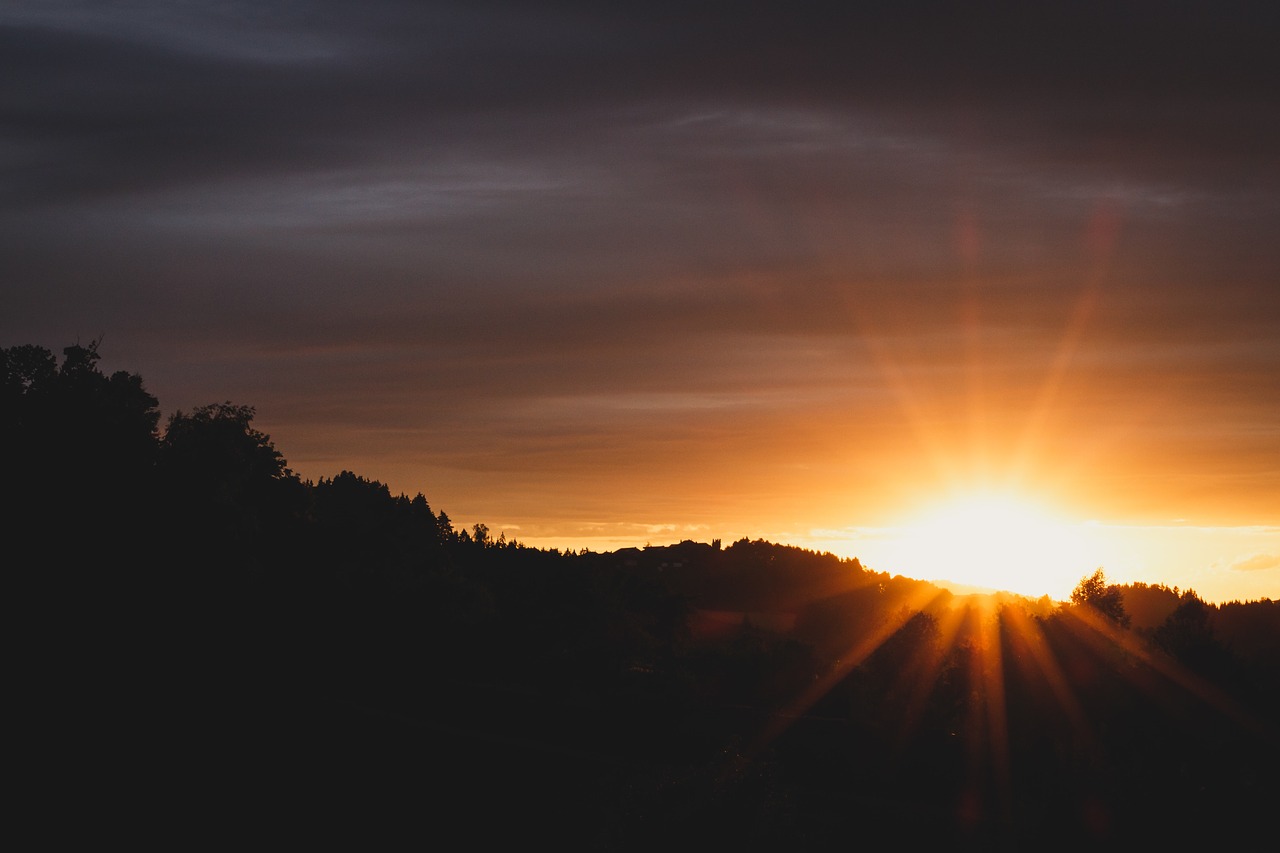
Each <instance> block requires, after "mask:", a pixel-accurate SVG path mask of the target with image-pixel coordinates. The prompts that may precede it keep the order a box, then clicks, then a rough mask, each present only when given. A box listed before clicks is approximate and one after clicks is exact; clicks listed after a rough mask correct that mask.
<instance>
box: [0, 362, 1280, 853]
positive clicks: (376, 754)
mask: <svg viewBox="0 0 1280 853" xmlns="http://www.w3.org/2000/svg"><path fill="white" fill-rule="evenodd" d="M0 355H2V356H3V359H2V360H0V367H3V373H2V376H3V380H4V385H3V405H4V408H3V409H2V410H0V414H2V421H3V423H2V425H0V428H2V429H3V430H4V434H3V438H4V445H3V446H4V448H5V451H4V452H5V470H6V474H7V476H6V478H5V480H4V489H5V490H6V498H7V502H6V505H7V506H9V507H11V508H12V509H11V510H10V511H9V513H8V515H7V516H6V522H7V525H6V534H7V536H6V539H7V541H8V542H9V543H10V548H9V554H10V559H9V560H8V561H7V562H8V565H7V568H8V572H7V573H6V580H7V582H8V589H7V592H8V593H9V594H8V595H7V596H6V600H7V601H8V602H11V606H12V609H13V611H14V615H15V618H14V619H13V621H12V624H13V631H12V633H13V636H14V648H15V650H16V655H15V658H16V661H15V664H16V665H15V667H14V675H13V678H12V680H11V691H10V694H9V695H10V696H11V697H12V701H11V706H12V707H13V709H14V711H15V712H16V713H15V714H13V717H12V721H11V722H10V724H9V725H10V731H11V735H12V736H11V743H12V745H13V747H14V749H13V750H11V751H12V753H13V755H14V761H13V762H12V763H11V768H12V773H13V775H14V777H15V778H16V779H18V780H19V784H20V788H21V791H22V794H21V797H20V799H19V801H18V802H17V803H16V804H15V805H17V806H18V809H17V811H18V812H19V813H20V814H21V815H23V816H24V817H25V818H26V820H27V821H29V822H30V823H32V824H34V825H38V826H39V827H40V830H41V833H42V836H41V837H42V838H44V839H47V841H48V842H49V845H50V846H54V845H55V844H56V845H59V846H61V845H62V843H63V842H65V841H67V840H70V839H72V838H83V837H86V836H88V837H94V838H97V839H110V840H113V841H115V840H118V841H123V842H126V843H130V844H133V845H135V846H136V845H143V846H162V845H163V846H165V847H172V846H189V845H192V844H200V843H209V842H213V843H234V844H243V843H246V842H248V843H266V844H271V843H282V844H289V843H292V844H297V843H312V842H315V841H330V842H332V841H339V842H346V843H352V844H360V845H361V846H371V845H377V844H383V843H387V844H389V843H392V842H393V841H394V842H395V843H397V844H404V843H407V844H410V845H413V846H426V845H444V846H448V847H450V848H465V849H471V848H484V849H487V848H490V847H493V846H496V845H499V844H501V845H504V846H505V845H513V844H520V845H524V844H535V843H536V844H539V845H541V844H552V845H554V846H556V847H559V848H569V849H591V850H651V849H655V848H663V849H667V848H675V849H694V848H705V847H711V848H714V849H733V848H737V849H788V850H805V849H808V850H836V849H839V850H847V849H850V848H854V849H856V848H859V847H863V848H873V849H874V848H880V847H883V846H885V845H887V844H894V845H903V846H907V847H915V846H919V845H921V844H946V845H948V846H949V847H951V848H955V847H961V848H966V849H984V850H985V849H1079V848H1081V847H1085V846H1088V847H1094V848H1103V849H1119V848H1122V847H1123V848H1127V847H1138V848H1141V849H1151V848H1152V847H1159V846H1164V847H1169V848H1172V849H1187V847H1188V846H1200V845H1204V846H1206V847H1212V848H1213V849H1233V850H1250V849H1269V847H1268V846H1267V841H1268V839H1269V838H1270V837H1271V832H1272V820H1273V818H1272V814H1273V810H1274V807H1275V803H1276V802H1278V801H1280V798H1278V796H1280V783H1278V782H1277V778H1278V776H1277V772H1278V770H1280V765H1278V764H1277V762H1278V760H1280V740H1278V733H1277V721H1278V720H1280V653H1278V652H1277V638H1278V637H1280V612H1278V611H1277V608H1278V607H1280V603H1277V602H1272V601H1260V602H1249V603H1236V604H1232V605H1224V606H1221V607H1219V606H1214V605H1210V604H1207V603H1205V602H1203V601H1200V600H1199V598H1198V597H1196V596H1195V595H1194V593H1191V592H1184V591H1174V590H1169V589H1165V588H1163V587H1159V588H1149V587H1142V588H1138V587H1116V586H1113V585H1109V584H1107V583H1106V581H1105V577H1103V576H1101V575H1100V574H1098V575H1095V576H1093V577H1091V578H1083V579H1082V582H1081V586H1080V587H1079V588H1078V590H1077V592H1078V593H1079V594H1078V595H1077V596H1076V597H1075V600H1073V601H1072V602H1070V603H1062V604H1058V603H1054V602H1049V601H1047V600H1040V601H1027V600H1025V599H1020V598H1017V597H1012V596H1008V597H957V596H952V595H951V594H950V593H947V592H946V591H944V590H941V589H938V588H937V587H934V586H932V585H930V584H927V583H922V582H920V581H915V580H911V579H908V578H902V577H894V576H889V575H886V574H883V573H877V572H871V571H868V570H866V569H865V568H864V567H863V566H861V564H859V563H858V561H856V560H843V559H840V558H837V557H835V556H833V555H830V554H819V553H815V552H811V551H806V550H803V549H798V548H793V547H789V546H785V545H779V544H775V543H769V542H763V541H758V540H757V541H750V540H742V541H739V542H735V543H731V544H730V545H728V546H722V545H721V543H719V542H713V543H697V542H682V543H677V544H674V545H670V546H663V547H654V548H643V549H626V550H622V551H617V552H613V553H606V554H598V553H588V552H584V553H573V552H569V553H563V552H559V551H554V550H542V549H533V548H527V547H524V546H522V545H520V544H519V543H516V542H508V541H506V540H505V539H504V538H501V537H500V538H499V539H497V540H494V539H493V538H492V536H491V535H490V534H489V531H488V530H487V529H485V528H484V526H483V525H476V526H475V527H473V528H472V529H471V530H467V531H463V530H458V529H455V527H454V525H453V524H452V523H451V522H450V520H449V518H448V516H447V515H446V514H445V513H443V512H437V511H435V510H433V509H432V508H431V507H430V505H429V504H428V502H427V500H426V499H425V497H423V496H422V495H417V496H415V497H413V498H410V497H407V496H404V495H400V496H393V495H392V494H391V493H390V491H389V490H388V489H387V488H386V486H384V485H382V484H380V483H377V482H375V481H370V480H367V479H365V478H362V477H360V476H358V475H356V474H354V473H351V472H341V473H339V474H337V475H335V476H334V477H333V478H332V479H322V480H320V481H319V482H314V483H313V482H307V481H302V480H300V479H299V478H298V477H296V476H295V475H294V474H293V473H292V472H290V471H289V469H288V468H287V465H286V463H285V460H284V458H283V457H282V456H281V454H280V453H279V452H278V451H276V449H275V448H274V446H273V445H272V443H271V441H270V439H269V438H268V437H267V436H265V435H262V434H261V433H259V432H257V431H256V430H254V429H253V426H252V416H253V412H252V410H251V409H249V408H247V407H242V406H234V405H232V404H229V403H226V404H218V405H213V406H208V407H203V408H200V409H197V410H195V411H193V412H190V413H183V412H179V413H175V414H174V415H173V416H171V417H170V418H169V419H168V422H167V424H166V427H165V429H164V430H163V432H162V431H160V430H159V414H158V408H157V406H158V403H157V401H156V400H155V399H154V398H152V397H150V395H148V394H147V393H146V392H145V390H144V388H143V385H142V383H141V380H140V379H139V378H137V377H136V376H131V375H128V374H115V375H113V376H109V377H108V376H104V375H102V374H101V373H100V372H99V371H98V370H97V367H96V362H97V354H96V349H95V348H93V347H88V348H83V347H72V348H68V350H67V351H66V353H65V354H64V356H65V357H64V360H63V361H62V363H61V364H59V363H58V361H57V360H56V359H55V358H54V357H53V356H52V355H51V354H49V353H48V352H47V351H44V350H41V349H39V348H35V347H25V348H24V347H19V348H11V349H8V350H0Z"/></svg>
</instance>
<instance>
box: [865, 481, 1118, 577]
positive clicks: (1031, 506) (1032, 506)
mask: <svg viewBox="0 0 1280 853" xmlns="http://www.w3.org/2000/svg"><path fill="white" fill-rule="evenodd" d="M895 533H896V539H897V543H896V545H895V546H894V547H893V549H892V550H893V553H892V554H891V556H890V559H891V560H892V562H893V563H894V565H893V566H889V565H886V566H883V567H881V568H884V569H890V570H892V571H894V572H900V573H902V574H906V575H910V576H912V577H918V578H923V579H930V580H949V581H955V582H957V583H962V584H968V585H972V586H979V587H988V588H992V589H1002V590H1008V591H1010V592H1016V593H1021V594H1023V595H1030V596H1041V595H1045V594H1048V595H1049V596H1051V597H1053V598H1056V599H1062V598H1065V597H1066V596H1067V595H1068V594H1069V592H1070V590H1071V589H1072V588H1073V587H1074V586H1075V584H1076V582H1077V581H1078V580H1079V579H1080V578H1081V577H1083V576H1084V575H1086V574H1088V573H1089V572H1090V571H1092V569H1093V568H1096V566H1091V565H1090V564H1089V559H1090V558H1089V552H1090V551H1091V550H1092V549H1090V548H1089V547H1088V539H1089V537H1088V536H1087V531H1086V528H1085V526H1084V525H1082V524H1080V523H1077V522H1072V521H1069V520H1067V519H1066V518H1065V517H1062V516H1061V515H1059V514H1057V513H1054V512H1052V511H1050V510H1049V509H1047V508H1045V507H1044V506H1042V505H1040V504H1037V503H1036V502H1035V501H1032V500H1029V499H1027V498H1023V497H1020V496H1018V495H1014V494H1009V493H992V492H981V493H972V494H967V495H962V496H958V497H955V498H952V499H950V500H947V501H946V502H944V503H940V504H935V505H933V506H930V507H927V508H925V509H924V510H922V511H921V512H920V513H919V514H917V515H915V516H914V517H913V518H912V519H911V520H910V521H908V522H907V523H905V524H903V525H901V526H900V527H899V528H897V529H896V531H895Z"/></svg>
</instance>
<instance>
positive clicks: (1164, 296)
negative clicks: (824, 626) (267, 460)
mask: <svg viewBox="0 0 1280 853" xmlns="http://www.w3.org/2000/svg"><path fill="white" fill-rule="evenodd" d="M693 5H696V8H690V6H693ZM800 5H802V4H782V3H768V2H737V3H707V4H684V3H680V4H676V3H669V2H660V1H657V2H646V3H628V2H619V3H613V4H601V3H586V2H569V0H566V2H549V3H538V2H519V3H516V2H511V3H505V2H483V0H481V2H476V0H470V1H469V2H460V3H450V2H437V3H423V2H408V0H403V2H402V0H366V2H361V3H349V2H343V3H339V2H330V0H312V2H306V3H303V2H284V0H259V2H252V3H250V2H230V0H228V2H216V3H215V2H199V0H189V1H188V2H177V0H163V2H162V0H134V2H126V1H125V0H122V1H121V2H103V1H102V0H93V1H92V2H90V0H84V2H80V0H40V1H39V2H34V1H33V2H26V0H10V2H8V3H5V4H4V5H3V6H0V69H2V73H0V346H11V345H15V344H24V343H32V344H39V345H42V346H46V347H49V348H50V349H53V350H54V351H55V352H57V351H59V350H60V349H61V348H62V347H63V346H66V345H68V344H70V343H74V342H77V341H79V342H82V343H83V342H86V341H89V340H98V339H101V341H102V343H101V345H100V351H101V353H102V355H103V362H102V366H103V367H104V368H105V369H108V370H115V369H124V370H129V371H130V372H136V373H139V374H141V375H142V377H143V379H144V381H145V382H146V385H147V388H148V389H149V390H150V391H151V392H152V393H153V394H155V395H156V396H157V397H158V398H159V400H160V403H161V407H162V410H163V411H164V412H165V413H166V415H167V414H169V413H172V412H173V411H175V410H178V409H183V410H189V409H190V408H192V407H194V406H198V405H203V404H206V403H212V402H220V401H224V400H229V401H232V402H235V403H238V404H248V405H252V406H254V407H255V409H256V411H257V419H256V421H255V424H256V426H257V427H258V428H259V429H261V430H263V431H265V432H267V433H269V434H270V435H271V437H272V439H273V440H274V442H275V444H276V446H277V447H278V448H279V449H280V450H281V451H282V453H283V454H284V455H285V457H286V458H287V460H288V461H289V464H290V465H291V467H292V468H293V469H294V470H295V471H296V472H298V473H299V474H300V475H302V476H303V477H305V478H309V479H317V478H319V477H327V476H333V475H334V474H337V473H339V472H340V471H343V470H350V471H354V472H356V473H358V474H361V475H363V476H366V477H369V478H372V479H377V480H380V481H382V482H384V483H386V484H387V485H388V486H389V487H390V488H391V489H392V491H393V493H401V492H403V493H405V494H409V495H413V494H416V493H418V492H421V493H423V494H424V495H425V496H426V497H427V499H428V500H429V501H430V502H431V505H432V506H433V508H435V509H436V510H444V511H446V512H447V513H448V514H449V515H450V517H451V518H452V519H453V520H454V521H455V523H458V524H461V525H467V526H470V525H471V524H474V523H484V524H486V525H487V526H488V527H489V528H490V529H491V530H492V531H493V532H494V533H495V534H496V533H497V532H499V531H501V532H503V533H505V534H506V535H507V536H508V538H516V539H519V540H520V541H522V542H526V543H527V544H533V545H537V546H542V547H561V548H575V549H577V548H584V547H587V548H592V549H593V550H609V549H612V548H615V547H622V546H624V545H645V544H653V545H660V544H668V543H670V542H675V541H679V540H682V539H695V540H698V541H710V540H712V539H714V538H721V539H723V540H724V541H725V542H730V541H735V540H737V539H739V538H743V537H746V538H752V539H755V538H764V539H769V540H771V541H778V542H787V543H790V544H796V545H800V546H803V547H815V548H820V549H822V550H832V551H834V552H836V553H840V554H842V555H844V556H858V557H859V558H860V559H862V560H863V562H864V563H866V564H868V565H870V566H871V567H873V568H876V569H878V570H884V571H891V572H894V573H898V572H902V573H904V574H911V575H912V576H917V577H928V578H947V579H952V580H957V581H961V582H970V583H975V582H976V583H986V582H993V583H994V582H998V583H1001V584H1004V585H1006V586H1007V587H1008V588H1015V587H1016V588H1017V589H1018V591H1026V592H1028V593H1036V592H1045V593H1048V594H1051V595H1053V596H1055V597H1065V596H1066V594H1067V592H1068V591H1069V589H1070V587H1071V581H1072V580H1073V579H1079V578H1080V577H1083V576H1085V575H1087V574H1089V573H1091V572H1092V570H1093V569H1094V568H1097V567H1099V566H1101V567H1103V568H1104V570H1105V571H1106V572H1107V574H1108V576H1109V578H1110V579H1112V580H1114V581H1121V582H1129V581H1143V582H1148V583H1166V584H1168V585H1170V586H1174V585H1177V586H1180V587H1182V588H1194V589H1195V590H1197V591H1198V592H1199V593H1200V594H1201V595H1203V596H1204V597H1205V598H1206V599H1208V600H1211V601H1225V600H1231V599H1237V598H1239V599H1244V600H1250V599H1256V598H1259V597H1264V596H1265V597H1270V598H1277V597H1280V52H1277V51H1275V50H1274V49H1273V48H1274V43H1275V41H1276V38H1277V36H1278V35H1280V7H1275V6H1273V5H1272V4H1266V3H1246V2H1231V0H1225V2H1213V3H1188V2H1145V3H1126V2H1107V3H1102V2H1087V1H1086V2H1077V3H1069V4H1067V3H1064V4H1057V5H1056V6H1055V5H1052V4H1029V3H999V2H997V3H991V4H944V3H926V2H911V1H910V0H907V1H906V2H884V3H879V2H864V3H845V4H831V6H830V7H826V6H823V5H816V4H814V5H804V6H803V8H796V7H797V6H800ZM992 495H995V496H998V498H999V500H1000V501H1004V502H1005V503H1006V504H1008V503H1012V504H1014V505H1017V506H1020V507H1022V508H1023V510H1024V512H1023V513H1022V515H1019V514H1018V513H1017V512H1015V513H1013V514H1012V515H1008V514H1006V515H1005V516H1002V518H1004V519H1005V528H1006V529H1008V527H1009V525H1013V526H1014V527H1017V528H1018V529H1020V530H1023V531H1024V532H1025V533H1027V535H1021V534H1020V535H1019V536H1017V537H1013V539H1016V542H1017V545H1016V546H1014V545H1012V544H1011V542H1010V541H1009V539H1010V537H1007V536H1002V535H1000V534H998V533H996V532H994V531H997V530H999V529H1000V527H999V525H996V526H995V527H992V528H991V529H990V530H988V528H986V527H984V526H983V524H985V522H983V524H979V523H978V522H977V521H973V523H967V522H962V523H961V524H960V526H959V527H958V528H957V527H956V525H955V524H954V519H955V518H957V517H959V518H961V519H963V518H966V516H965V515H964V514H963V512H961V513H960V515H959V516H957V515H956V514H955V513H956V511H957V508H960V509H961V510H962V509H963V507H964V506H966V502H969V503H972V501H973V500H976V498H974V496H985V497H984V498H983V499H984V500H986V499H987V498H990V497H991V496H992ZM942 506H948V507H951V510H944V509H940V508H939V507H942ZM948 511H950V512H952V516H951V518H952V519H953V523H952V524H951V526H950V527H947V525H946V523H944V522H940V521H939V520H938V517H939V516H938V514H939V513H943V514H945V513H946V512H948ZM968 517H969V518H972V516H968ZM1033 517H1034V518H1035V519H1040V520H1043V519H1047V518H1052V519H1053V520H1054V521H1053V524H1054V525H1056V526H1046V525H1042V524H1041V523H1040V521H1034V522H1033V521H1029V519H1032V518H1033ZM930 519H932V521H931V520H930ZM939 524H941V526H939ZM1046 524H1047V523H1046ZM930 525H933V526H930ZM958 530H962V531H964V535H960V533H958V532H957V531H958ZM922 537H923V538H924V539H928V540H930V541H934V540H938V539H942V540H945V541H943V542H942V543H941V544H934V545H930V549H931V550H930V549H924V550H922V545H921V540H922ZM952 540H955V544H953V542H952ZM1086 545H1087V546H1088V547H1085V546H1086ZM1010 550H1011V551H1012V553H1009V554H1007V555H1006V559H1007V560H1008V561H1009V564H1008V566H1007V567H1006V568H1005V569H1004V570H1003V572H1004V573H1003V574H1002V575H1000V576H999V579H998V580H992V578H990V577H985V578H984V577H982V576H980V572H978V570H977V568H976V566H977V565H979V564H981V563H983V562H990V561H992V560H994V559H995V556H994V555H995V553H996V552H998V551H1010ZM1063 560H1066V562H1065V563H1063V564H1062V565H1057V566H1056V567H1055V568H1053V569H1050V568H1048V567H1047V565H1048V563H1050V562H1052V561H1059V562H1061V561H1063Z"/></svg>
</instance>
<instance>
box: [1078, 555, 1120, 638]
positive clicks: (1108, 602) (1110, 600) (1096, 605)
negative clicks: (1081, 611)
mask: <svg viewBox="0 0 1280 853" xmlns="http://www.w3.org/2000/svg"><path fill="white" fill-rule="evenodd" d="M1071 603H1072V604H1074V605H1076V606H1077V607H1090V608H1092V609H1094V610H1096V611H1097V612H1098V613H1100V614H1102V615H1103V616H1105V617H1106V618H1107V619H1109V620H1111V621H1112V622H1114V623H1115V624H1116V625H1119V626H1120V627H1121V628H1128V627H1129V614H1128V613H1127V612H1126V611H1125V609H1124V591H1123V590H1122V589H1121V588H1120V587H1119V586H1118V585H1116V584H1108V583H1107V576H1106V574H1105V573H1104V572H1103V571H1102V569H1100V568H1099V569H1098V570H1097V571H1095V572H1094V573H1093V574H1092V575H1089V576H1088V577H1084V578H1081V579H1080V583H1078V584H1076V588H1075V589H1073V590H1072V591H1071Z"/></svg>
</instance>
